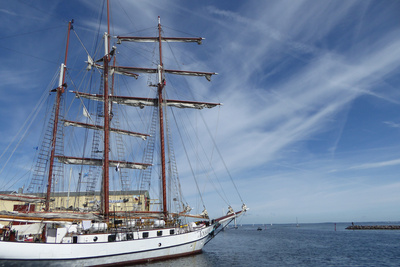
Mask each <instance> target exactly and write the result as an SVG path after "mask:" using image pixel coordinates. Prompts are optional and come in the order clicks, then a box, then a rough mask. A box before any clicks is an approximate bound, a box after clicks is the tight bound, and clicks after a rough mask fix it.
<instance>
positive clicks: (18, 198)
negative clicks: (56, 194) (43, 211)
mask: <svg viewBox="0 0 400 267" xmlns="http://www.w3.org/2000/svg"><path fill="white" fill-rule="evenodd" d="M0 200H9V201H21V202H27V203H44V202H45V199H44V198H42V197H37V196H30V195H22V194H1V195H0Z"/></svg>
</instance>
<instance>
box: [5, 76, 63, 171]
mask: <svg viewBox="0 0 400 267" xmlns="http://www.w3.org/2000/svg"><path fill="white" fill-rule="evenodd" d="M58 73H59V71H58V72H56V73H55V75H54V77H53V79H52V81H51V83H50V84H54V81H55V80H56V79H57V76H58ZM48 96H49V91H48V90H44V92H43V94H42V96H41V97H40V99H39V101H38V102H37V104H36V106H35V107H34V109H33V112H32V113H30V114H29V116H28V118H27V119H26V120H25V122H24V123H23V125H22V126H21V128H20V129H19V131H18V132H17V134H16V135H15V136H14V138H13V139H12V141H11V142H10V144H9V145H8V146H7V148H6V149H5V150H4V151H3V153H2V154H1V156H0V159H1V158H2V157H3V156H4V154H5V153H6V152H7V151H8V149H9V148H10V146H11V145H12V144H13V143H14V141H15V139H16V138H17V137H18V136H19V134H20V133H21V131H22V130H23V129H24V128H25V126H26V125H27V124H28V122H29V124H28V125H27V127H26V129H25V131H24V132H23V134H22V136H21V138H20V139H19V141H18V143H17V144H16V145H15V148H14V149H13V151H12V152H11V154H10V156H9V157H8V159H7V161H6V163H5V164H4V165H3V168H2V169H1V170H0V174H1V173H2V172H3V170H4V168H5V167H6V165H7V163H8V162H9V161H10V159H11V157H12V156H13V155H14V153H15V151H16V150H17V148H18V147H19V145H20V144H21V142H22V141H23V140H24V138H25V135H26V133H27V132H28V130H29V129H30V127H31V125H32V123H33V122H34V120H35V118H36V117H37V115H38V114H39V111H40V110H41V108H42V106H43V104H44V103H45V99H46V98H47V97H48Z"/></svg>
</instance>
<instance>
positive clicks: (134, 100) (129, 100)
mask: <svg viewBox="0 0 400 267" xmlns="http://www.w3.org/2000/svg"><path fill="white" fill-rule="evenodd" d="M73 93H75V94H76V96H77V97H83V98H87V99H91V100H96V101H103V99H104V96H103V95H99V94H88V93H79V92H73ZM109 99H110V100H111V101H112V102H114V103H118V104H122V105H128V106H133V107H140V108H143V107H145V106H157V105H158V99H156V98H143V97H129V96H109ZM164 104H165V105H167V106H172V107H177V108H194V109H203V108H213V107H216V106H218V105H221V103H209V102H197V101H183V100H170V99H165V100H164Z"/></svg>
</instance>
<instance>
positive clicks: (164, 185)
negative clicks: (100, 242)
mask: <svg viewBox="0 0 400 267" xmlns="http://www.w3.org/2000/svg"><path fill="white" fill-rule="evenodd" d="M158 44H159V56H160V65H159V66H158V86H157V87H158V110H159V117H160V143H161V144H160V145H161V187H162V198H163V201H162V203H163V214H164V219H165V220H166V219H167V215H168V210H167V179H166V170H165V141H164V118H163V116H164V115H163V96H162V91H163V89H164V87H165V80H164V73H163V62H162V40H161V21H160V17H158Z"/></svg>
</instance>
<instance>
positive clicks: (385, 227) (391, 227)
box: [346, 225, 400, 230]
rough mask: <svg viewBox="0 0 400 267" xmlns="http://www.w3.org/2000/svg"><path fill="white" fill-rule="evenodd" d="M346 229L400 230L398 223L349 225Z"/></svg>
mask: <svg viewBox="0 0 400 267" xmlns="http://www.w3.org/2000/svg"><path fill="white" fill-rule="evenodd" d="M346 229H347V230H400V225H351V226H348V227H346Z"/></svg>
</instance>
